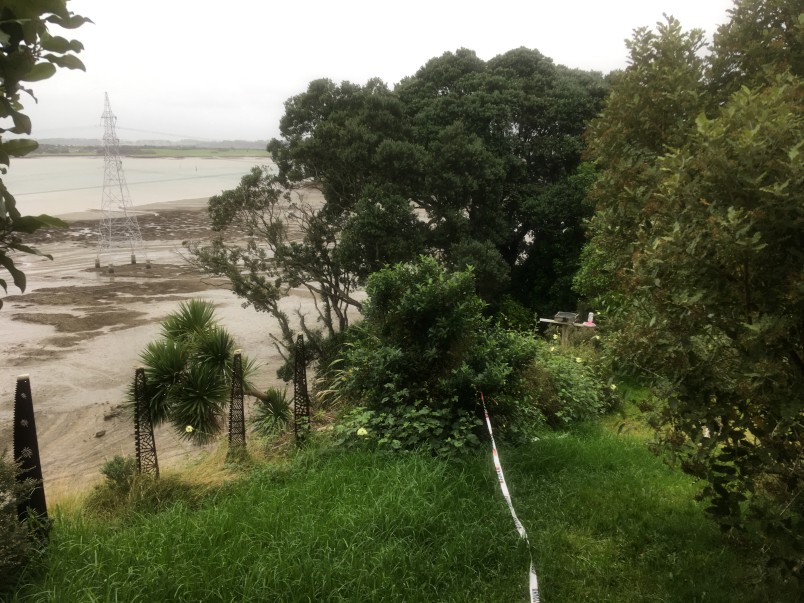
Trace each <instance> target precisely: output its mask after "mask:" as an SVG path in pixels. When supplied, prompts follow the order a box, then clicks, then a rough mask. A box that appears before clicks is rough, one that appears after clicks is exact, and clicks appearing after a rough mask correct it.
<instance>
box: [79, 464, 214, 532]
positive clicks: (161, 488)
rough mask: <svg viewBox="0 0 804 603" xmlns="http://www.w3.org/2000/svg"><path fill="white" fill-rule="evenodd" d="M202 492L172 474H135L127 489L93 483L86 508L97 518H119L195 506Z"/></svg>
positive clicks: (202, 497)
mask: <svg viewBox="0 0 804 603" xmlns="http://www.w3.org/2000/svg"><path fill="white" fill-rule="evenodd" d="M121 458H122V457H121ZM205 494H206V492H205V490H204V488H203V487H201V486H197V485H194V484H189V483H187V482H184V481H182V480H181V479H180V478H179V477H177V476H175V475H167V476H165V475H162V476H160V478H159V479H154V478H153V477H151V476H149V475H136V474H135V475H134V476H133V477H132V479H131V480H130V481H129V482H128V486H127V488H126V489H120V487H119V486H118V484H117V483H116V482H113V481H111V480H109V479H107V480H105V481H104V482H103V483H101V484H98V485H97V486H95V488H94V489H93V490H92V492H91V493H90V494H89V497H88V498H87V501H86V504H85V508H86V509H87V511H89V512H90V513H91V514H93V515H95V516H98V517H104V518H108V519H112V518H118V519H122V518H126V517H128V516H130V515H131V514H135V513H157V512H159V511H163V510H165V509H167V508H169V507H171V506H172V505H174V504H183V505H185V506H188V507H195V506H197V505H198V504H199V503H200V502H201V501H202V500H203V499H204V496H205Z"/></svg>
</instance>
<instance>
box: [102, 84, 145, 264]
mask: <svg viewBox="0 0 804 603" xmlns="http://www.w3.org/2000/svg"><path fill="white" fill-rule="evenodd" d="M101 119H103V150H104V159H103V197H102V199H101V212H102V215H101V219H100V223H99V224H98V252H97V256H96V259H95V267H96V268H100V266H101V262H102V261H103V262H104V263H105V264H106V265H107V266H109V271H110V272H112V271H113V266H114V254H115V249H129V250H130V251H131V263H132V264H136V263H137V256H136V253H137V251H139V250H141V251H142V252H143V255H145V256H146V260H147V254H146V253H145V245H144V244H143V242H142V234H141V233H140V225H139V224H138V223H137V216H136V215H134V213H133V211H132V209H133V208H132V205H131V196H130V194H129V192H128V184H126V175H125V173H124V172H123V161H122V160H121V159H120V141H119V140H118V138H117V133H116V131H115V124H116V122H117V117H115V114H114V113H112V106H111V104H109V93H108V92H107V93H106V102H105V103H104V106H103V115H101ZM146 265H147V266H148V267H150V262H146Z"/></svg>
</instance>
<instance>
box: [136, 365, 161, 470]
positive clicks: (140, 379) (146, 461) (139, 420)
mask: <svg viewBox="0 0 804 603" xmlns="http://www.w3.org/2000/svg"><path fill="white" fill-rule="evenodd" d="M146 385H147V382H146V380H145V369H144V368H142V367H140V368H138V369H137V370H136V371H135V372H134V449H135V451H136V454H137V472H138V473H139V474H143V473H144V474H146V475H153V476H154V477H156V478H158V477H159V461H158V460H157V458H156V440H155V439H154V424H153V421H152V420H151V407H150V405H149V403H148V399H147V396H146Z"/></svg>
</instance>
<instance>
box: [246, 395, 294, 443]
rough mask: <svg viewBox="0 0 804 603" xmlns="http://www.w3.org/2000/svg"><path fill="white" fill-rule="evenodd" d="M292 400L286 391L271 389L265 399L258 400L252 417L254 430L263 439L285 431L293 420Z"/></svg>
mask: <svg viewBox="0 0 804 603" xmlns="http://www.w3.org/2000/svg"><path fill="white" fill-rule="evenodd" d="M290 415H291V408H290V400H288V393H287V388H286V389H277V388H275V387H269V388H268V390H267V391H266V392H265V398H264V399H258V400H257V404H256V406H255V407H254V413H253V416H252V419H251V420H252V426H251V428H252V430H253V431H254V433H256V434H258V435H261V436H263V437H272V436H275V435H278V434H280V433H282V432H283V431H285V430H286V429H287V427H288V424H289V423H290V418H291V416H290Z"/></svg>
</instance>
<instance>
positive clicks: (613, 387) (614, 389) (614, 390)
mask: <svg viewBox="0 0 804 603" xmlns="http://www.w3.org/2000/svg"><path fill="white" fill-rule="evenodd" d="M609 389H610V390H611V391H613V392H616V391H617V386H616V385H615V384H614V383H612V384H611V385H609Z"/></svg>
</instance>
